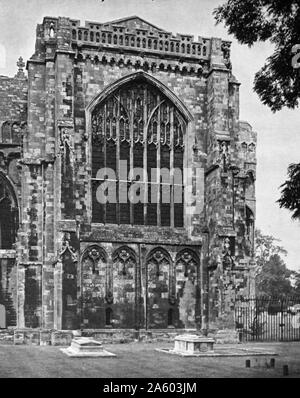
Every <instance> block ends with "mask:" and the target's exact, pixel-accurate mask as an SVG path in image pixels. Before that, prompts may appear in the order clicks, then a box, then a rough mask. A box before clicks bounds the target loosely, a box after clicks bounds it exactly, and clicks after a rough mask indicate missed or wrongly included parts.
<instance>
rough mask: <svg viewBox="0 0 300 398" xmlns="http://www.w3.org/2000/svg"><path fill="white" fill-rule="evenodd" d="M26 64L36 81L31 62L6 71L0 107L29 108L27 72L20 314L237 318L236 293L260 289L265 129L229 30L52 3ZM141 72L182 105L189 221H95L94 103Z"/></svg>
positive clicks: (189, 321)
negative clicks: (51, 14) (254, 117)
mask: <svg viewBox="0 0 300 398" xmlns="http://www.w3.org/2000/svg"><path fill="white" fill-rule="evenodd" d="M127 39H128V40H127ZM20 68H21V67H20ZM27 69H28V83H27V81H26V80H25V78H24V76H23V75H22V73H23V72H22V70H19V72H18V75H17V77H16V78H14V79H12V80H9V79H6V78H3V82H2V83H3V84H2V87H4V88H5V87H6V88H7V87H9V90H11V92H12V93H14V92H15V91H14V90H15V88H14V87H17V85H19V86H18V87H19V90H18V91H17V92H18V93H19V94H18V95H19V97H14V96H13V97H12V98H14V104H15V105H16V107H15V108H12V107H11V105H9V104H8V103H7V102H5V101H6V100H5V101H4V103H5V104H6V105H4V107H3V109H2V108H1V109H2V110H1V109H0V115H2V114H3V115H4V116H3V120H6V116H10V117H11V118H15V119H17V120H18V121H19V122H20V121H21V120H22V117H24V115H25V114H26V108H25V107H24V104H25V102H24V101H25V99H26V88H25V86H27V84H28V86H27V87H28V92H29V98H30V103H29V107H28V113H27V122H28V128H27V130H26V132H25V133H24V137H23V146H22V154H21V157H22V159H21V162H20V163H21V167H22V178H21V179H22V195H21V197H22V199H21V201H20V207H21V213H20V217H21V226H20V229H19V233H18V243H17V251H18V294H17V296H18V306H17V311H16V312H17V323H18V326H19V327H20V328H24V327H34V328H43V329H57V330H62V329H77V328H78V327H84V328H98V329H99V328H112V327H117V328H124V329H133V328H136V329H139V328H159V329H163V328H168V327H173V328H174V327H175V328H184V327H185V328H200V327H202V328H205V327H206V326H207V324H208V321H209V322H213V323H214V324H215V325H218V327H222V325H223V326H226V327H229V326H232V324H233V302H234V297H235V295H236V294H241V293H243V294H247V293H248V292H250V290H251V283H250V282H251V278H249V275H250V271H251V267H252V266H253V261H252V259H253V244H254V234H253V231H254V229H253V228H254V220H255V189H254V184H255V166H256V159H255V145H256V135H255V133H254V132H253V131H252V129H251V127H250V126H249V125H248V124H247V123H240V121H239V83H238V82H237V81H236V79H235V78H234V76H233V75H232V71H231V64H230V43H228V42H225V41H222V40H221V39H216V38H212V39H206V38H198V39H197V40H196V39H194V38H193V37H191V36H189V35H177V36H172V34H170V33H169V32H165V31H164V30H162V29H159V28H157V27H155V26H153V25H152V24H149V23H147V22H146V21H144V20H141V19H140V18H129V19H123V20H121V21H117V22H112V23H107V24H93V23H87V25H86V27H80V23H79V21H74V20H71V19H69V18H48V17H47V18H45V19H44V21H43V23H42V24H40V25H38V27H37V39H36V49H35V53H34V55H33V56H32V57H31V59H30V60H29V61H28V64H27ZM138 79H140V80H142V81H144V82H146V83H147V84H148V85H149V86H151V85H152V86H153V87H155V88H156V89H157V90H160V92H161V93H163V95H164V96H165V97H166V98H168V100H169V101H171V103H172V104H173V106H174V107H175V108H176V109H178V110H179V111H180V112H181V114H182V115H184V116H185V118H186V124H187V128H186V132H185V137H184V161H183V163H184V168H185V170H190V172H187V171H185V175H184V184H185V207H184V227H183V228H170V227H161V226H159V227H155V226H141V225H139V226H137V225H100V224H96V223H93V222H92V206H93V199H92V183H91V177H92V164H91V162H92V158H91V153H92V151H91V146H92V139H91V136H92V134H91V132H92V125H91V117H92V112H93V110H94V109H95V107H96V105H97V104H98V103H99V101H101V100H103V99H104V98H105V96H107V95H110V94H112V93H113V92H114V90H117V89H118V88H119V87H122V84H124V83H125V82H127V83H128V82H129V83H131V84H133V85H134V84H135V82H136V81H138ZM1 90H2V89H1V84H0V95H3V94H1V93H3V91H1ZM22 95H23V97H22ZM1 112H2V113H1ZM18 112H19V113H18ZM5 115H6V116H5ZM17 116H18V117H19V118H17ZM1 117H2V116H1ZM1 117H0V120H1ZM19 151H20V153H21V148H20V149H19ZM11 176H12V177H13V176H14V178H16V173H15V174H13V173H11Z"/></svg>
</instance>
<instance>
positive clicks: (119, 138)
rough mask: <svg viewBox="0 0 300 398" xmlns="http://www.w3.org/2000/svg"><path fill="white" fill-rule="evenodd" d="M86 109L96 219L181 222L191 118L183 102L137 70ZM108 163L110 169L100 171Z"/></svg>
mask: <svg viewBox="0 0 300 398" xmlns="http://www.w3.org/2000/svg"><path fill="white" fill-rule="evenodd" d="M87 112H88V115H87V120H89V121H90V125H89V126H88V130H87V131H88V132H89V133H90V136H91V164H92V222H93V223H103V224H131V225H152V226H163V227H183V226H184V177H183V168H184V148H185V137H186V130H187V126H188V123H189V121H191V120H192V116H191V114H190V113H189V111H188V110H187V108H186V107H185V106H184V104H183V103H182V102H181V101H180V100H179V99H178V98H177V97H176V96H175V95H174V94H173V93H172V92H171V91H170V90H169V89H168V88H167V87H166V86H164V85H163V84H162V83H160V82H159V81H157V80H156V79H154V78H153V77H152V76H151V75H148V74H147V73H145V72H137V73H134V74H132V75H129V76H126V77H124V78H122V79H120V80H119V81H118V82H116V83H114V84H113V85H111V86H109V87H108V88H106V89H105V90H104V91H103V92H102V93H101V94H99V95H98V96H96V97H95V98H94V99H93V101H92V102H91V104H90V105H89V107H88V108H87ZM105 168H107V169H110V171H107V170H106V172H102V173H101V172H99V170H104V169H105ZM133 169H134V170H135V172H134V173H133V172H132V170H133ZM157 170H160V172H158V171H157ZM130 171H131V172H130ZM108 193H109V199H108V200H106V199H105V197H106V196H107V194H108ZM105 201H106V203H103V202H105Z"/></svg>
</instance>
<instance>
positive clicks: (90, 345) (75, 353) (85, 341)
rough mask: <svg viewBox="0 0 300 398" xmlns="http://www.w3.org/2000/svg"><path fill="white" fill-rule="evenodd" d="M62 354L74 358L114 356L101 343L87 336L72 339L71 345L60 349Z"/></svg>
mask: <svg viewBox="0 0 300 398" xmlns="http://www.w3.org/2000/svg"><path fill="white" fill-rule="evenodd" d="M60 350H61V351H62V352H63V353H64V354H66V355H68V356H69V357H74V358H95V357H115V356H116V355H115V354H113V353H111V352H108V351H106V350H104V349H103V346H102V343H100V342H99V341H96V340H92V339H90V338H88V337H79V338H75V339H74V340H72V343H71V346H70V347H68V348H61V349H60Z"/></svg>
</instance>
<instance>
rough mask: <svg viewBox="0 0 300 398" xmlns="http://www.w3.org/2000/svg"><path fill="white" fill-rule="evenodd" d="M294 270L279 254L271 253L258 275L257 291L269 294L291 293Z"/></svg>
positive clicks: (292, 291)
mask: <svg viewBox="0 0 300 398" xmlns="http://www.w3.org/2000/svg"><path fill="white" fill-rule="evenodd" d="M292 274H293V271H291V270H289V269H288V268H287V267H286V265H285V263H284V261H283V260H282V258H281V257H280V256H279V255H278V254H273V255H271V257H270V259H269V260H268V261H267V262H266V263H265V264H264V265H263V266H262V269H261V272H260V273H259V274H258V275H257V277H256V289H257V293H258V294H261V295H267V296H280V295H291V294H293V293H294V289H293V286H292V284H291V279H290V278H291V276H292Z"/></svg>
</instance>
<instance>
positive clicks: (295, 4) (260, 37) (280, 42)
mask: <svg viewBox="0 0 300 398" xmlns="http://www.w3.org/2000/svg"><path fill="white" fill-rule="evenodd" d="M214 15H215V18H216V21H217V23H221V22H223V23H225V26H226V27H227V28H228V32H229V33H230V34H233V35H234V36H235V37H236V39H237V40H238V41H239V42H240V43H242V44H247V45H248V46H252V45H253V44H254V43H256V42H259V41H266V40H269V41H270V42H271V43H272V44H273V45H274V52H273V54H272V55H271V56H270V57H269V58H267V60H266V63H265V65H264V66H263V67H262V68H261V69H260V71H258V72H257V73H256V75H255V79H254V91H255V92H256V93H257V94H258V96H259V98H260V100H261V101H262V102H263V104H265V105H268V106H269V107H270V108H271V110H272V111H273V112H276V111H278V110H280V109H282V108H283V107H285V106H286V107H288V108H292V109H294V108H296V107H298V105H299V98H300V70H299V69H296V68H295V64H293V62H292V61H293V59H294V57H295V54H294V52H295V50H296V51H299V49H300V48H299V47H300V46H299V44H300V1H299V0H227V2H226V3H225V4H223V5H221V6H219V7H217V8H216V9H215V10H214ZM298 55H299V54H297V64H298V63H299V57H298ZM288 173H289V179H288V180H287V181H286V182H285V183H284V184H283V185H282V186H281V187H282V188H283V190H282V193H281V198H280V199H279V204H280V207H285V208H287V209H289V210H291V211H293V212H294V213H293V215H292V218H297V219H300V163H299V164H293V165H291V166H290V167H289V169H288Z"/></svg>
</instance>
